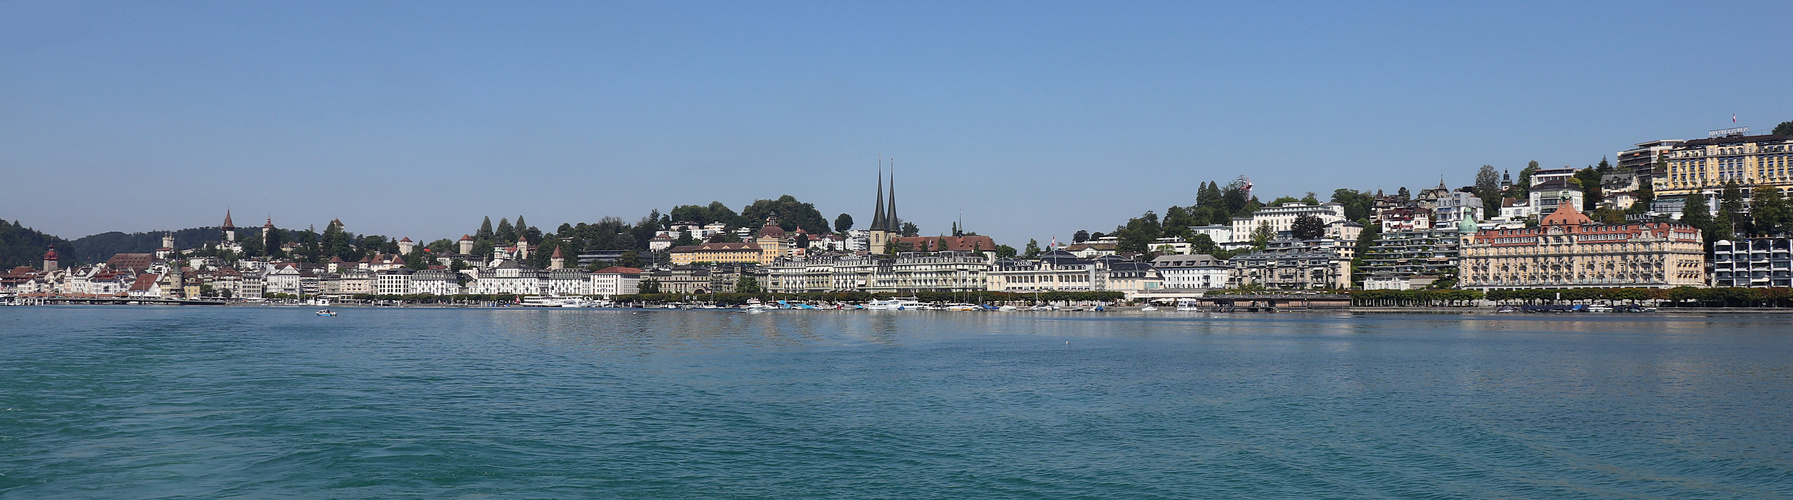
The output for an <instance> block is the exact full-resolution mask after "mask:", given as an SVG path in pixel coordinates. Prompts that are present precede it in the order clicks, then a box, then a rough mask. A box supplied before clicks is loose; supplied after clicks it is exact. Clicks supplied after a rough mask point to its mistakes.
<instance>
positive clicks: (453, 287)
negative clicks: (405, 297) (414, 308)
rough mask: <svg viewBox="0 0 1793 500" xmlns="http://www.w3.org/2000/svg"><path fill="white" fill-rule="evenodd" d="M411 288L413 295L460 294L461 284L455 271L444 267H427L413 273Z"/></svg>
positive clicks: (410, 292)
mask: <svg viewBox="0 0 1793 500" xmlns="http://www.w3.org/2000/svg"><path fill="white" fill-rule="evenodd" d="M410 286H411V288H410V290H408V291H407V293H409V294H413V295H460V294H461V284H460V282H459V281H458V280H457V278H456V275H455V273H452V272H449V271H446V270H442V269H425V270H422V271H418V272H416V273H412V274H411V280H410Z"/></svg>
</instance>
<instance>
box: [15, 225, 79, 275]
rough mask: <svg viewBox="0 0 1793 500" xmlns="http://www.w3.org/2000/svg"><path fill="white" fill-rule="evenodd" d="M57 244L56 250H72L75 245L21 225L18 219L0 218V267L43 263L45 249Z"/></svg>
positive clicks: (59, 252)
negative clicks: (6, 219)
mask: <svg viewBox="0 0 1793 500" xmlns="http://www.w3.org/2000/svg"><path fill="white" fill-rule="evenodd" d="M51 244H55V245H56V252H57V253H58V254H62V253H63V252H68V251H72V250H74V249H75V245H72V244H70V243H69V242H68V240H64V239H62V238H57V237H55V236H50V235H48V234H44V233H41V232H38V231H37V230H35V229H31V228H28V227H25V226H22V225H20V224H19V223H18V222H17V221H13V222H7V221H4V220H0V269H12V268H14V267H18V266H31V267H38V266H42V265H43V258H44V249H45V248H48V247H49V246H50V245H51Z"/></svg>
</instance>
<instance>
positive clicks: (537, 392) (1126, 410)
mask: <svg viewBox="0 0 1793 500" xmlns="http://www.w3.org/2000/svg"><path fill="white" fill-rule="evenodd" d="M0 496H4V497H8V498H58V497H62V498H89V497H132V498H143V497H162V496H200V497H229V496H243V497H333V498H344V497H347V498H357V497H359V498H375V497H394V496H410V497H468V496H472V497H481V496H483V497H501V498H512V497H530V498H540V497H575V498H583V497H681V498H684V497H730V498H756V497H763V498H789V497H853V498H940V497H973V498H1003V497H1024V498H1067V497H1089V498H1189V497H1243V498H1265V497H1291V498H1294V497H1299V498H1316V497H1340V498H1362V497H1441V498H1486V497H1518V498H1638V497H1644V498H1666V497H1679V498H1737V497H1754V498H1776V497H1793V316H1783V315H1734V316H1711V317H1707V316H1696V315H1680V314H1676V315H1660V316H1658V315H1499V316H1416V315H1367V316H1351V315H1307V314H1276V315H1206V314H1199V315H1198V314H1186V315H1185V314H1178V313H1158V314H1157V315H1154V316H1142V315H1137V314H1108V315H1094V314H1081V315H1078V314H1057V313H1038V314H1035V313H947V312H920V311H914V312H875V313H867V312H845V313H842V312H777V313H771V314H762V315H748V314H741V313H723V312H676V311H668V312H649V311H609V310H514V309H504V310H479V309H344V310H342V315H341V316H340V317H336V318H320V317H316V316H314V315H313V314H312V312H311V311H310V310H306V309H279V308H250V307H244V308H155V307H14V308H0Z"/></svg>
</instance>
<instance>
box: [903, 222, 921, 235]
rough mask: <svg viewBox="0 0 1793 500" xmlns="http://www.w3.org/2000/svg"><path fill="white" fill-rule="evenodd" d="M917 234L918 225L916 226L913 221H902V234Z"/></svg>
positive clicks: (919, 232) (919, 229)
mask: <svg viewBox="0 0 1793 500" xmlns="http://www.w3.org/2000/svg"><path fill="white" fill-rule="evenodd" d="M917 234H921V228H920V227H917V226H916V225H915V223H914V222H909V221H903V236H915V235H917Z"/></svg>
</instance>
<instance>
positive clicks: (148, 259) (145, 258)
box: [106, 253, 156, 271]
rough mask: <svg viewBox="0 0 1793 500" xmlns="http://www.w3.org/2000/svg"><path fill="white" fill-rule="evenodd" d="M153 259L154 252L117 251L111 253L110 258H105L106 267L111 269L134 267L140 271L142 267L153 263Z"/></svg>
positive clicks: (147, 266) (145, 267) (154, 257)
mask: <svg viewBox="0 0 1793 500" xmlns="http://www.w3.org/2000/svg"><path fill="white" fill-rule="evenodd" d="M155 261H156V255H155V254H148V253H117V254H112V258H110V259H106V267H109V268H112V269H136V270H138V271H142V270H144V269H149V266H150V264H153V263H155Z"/></svg>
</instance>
